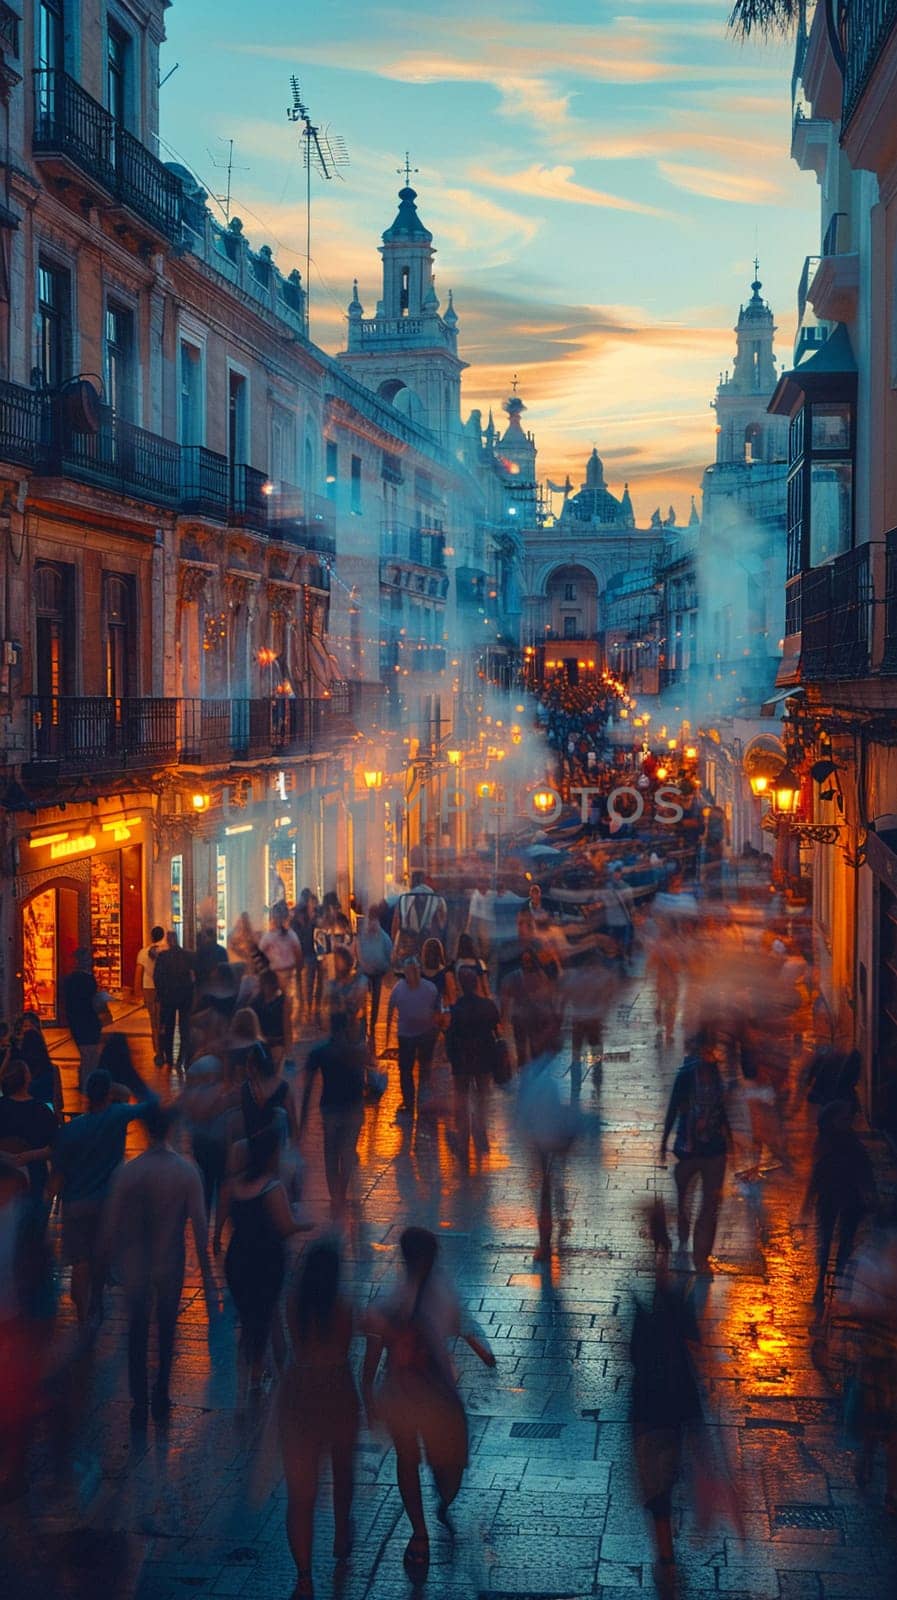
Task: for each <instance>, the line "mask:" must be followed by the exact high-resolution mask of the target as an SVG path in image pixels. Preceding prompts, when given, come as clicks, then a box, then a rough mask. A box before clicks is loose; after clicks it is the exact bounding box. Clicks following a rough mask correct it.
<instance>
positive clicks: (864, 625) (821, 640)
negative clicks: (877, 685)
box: [789, 544, 873, 683]
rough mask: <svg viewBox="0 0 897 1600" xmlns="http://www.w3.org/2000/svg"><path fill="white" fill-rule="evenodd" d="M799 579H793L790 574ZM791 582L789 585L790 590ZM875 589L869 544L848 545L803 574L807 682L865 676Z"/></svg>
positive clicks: (803, 646) (802, 626)
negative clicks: (821, 565) (825, 561)
mask: <svg viewBox="0 0 897 1600" xmlns="http://www.w3.org/2000/svg"><path fill="white" fill-rule="evenodd" d="M791 583H792V584H793V583H794V580H793V579H792V580H791ZM790 589H791V585H789V590H790ZM872 616H873V592H872V574H871V564H870V546H869V545H868V544H863V545H858V546H857V548H856V549H855V550H847V551H845V552H844V554H843V555H840V556H837V557H836V558H835V560H834V561H831V562H829V563H828V564H827V565H826V566H824V567H814V568H812V569H811V570H810V571H809V572H804V573H801V575H800V617H799V619H798V618H795V617H794V615H793V613H792V615H791V616H790V617H789V625H790V626H792V627H793V626H794V623H795V621H799V627H798V628H796V629H795V630H794V631H795V632H799V634H800V676H801V678H802V679H803V680H804V681H805V682H808V683H813V682H820V681H825V680H830V679H839V678H863V677H865V676H866V675H867V673H868V672H869V668H870V654H871V645H872Z"/></svg>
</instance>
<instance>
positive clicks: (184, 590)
mask: <svg viewBox="0 0 897 1600" xmlns="http://www.w3.org/2000/svg"><path fill="white" fill-rule="evenodd" d="M180 566H181V570H180V572H179V573H178V599H179V600H181V601H182V602H183V603H184V605H192V604H193V603H194V602H195V601H196V600H198V599H199V598H200V596H201V595H202V594H203V593H204V591H205V587H206V584H207V582H208V580H209V578H211V577H213V576H214V574H215V573H216V572H217V571H218V568H217V567H216V566H214V565H213V564H212V562H211V561H193V560H191V559H190V558H189V557H186V556H181V563H180Z"/></svg>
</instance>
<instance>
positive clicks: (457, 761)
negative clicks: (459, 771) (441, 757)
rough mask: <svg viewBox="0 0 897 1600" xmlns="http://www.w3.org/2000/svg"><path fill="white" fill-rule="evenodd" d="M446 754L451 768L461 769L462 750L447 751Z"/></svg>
mask: <svg viewBox="0 0 897 1600" xmlns="http://www.w3.org/2000/svg"><path fill="white" fill-rule="evenodd" d="M445 753H446V755H447V756H448V759H449V766H451V767H460V765H461V752H460V750H446V752H445Z"/></svg>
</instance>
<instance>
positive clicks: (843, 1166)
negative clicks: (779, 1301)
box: [803, 1100, 877, 1315]
mask: <svg viewBox="0 0 897 1600" xmlns="http://www.w3.org/2000/svg"><path fill="white" fill-rule="evenodd" d="M853 1119H854V1110H853V1107H852V1105H850V1103H849V1102H847V1101H843V1100H833V1101H832V1102H831V1104H830V1105H827V1106H825V1107H824V1108H823V1110H822V1112H821V1114H820V1117H819V1132H818V1136H817V1139H816V1148H815V1151H814V1155H813V1168H812V1171H811V1173H810V1182H809V1185H808V1188H807V1194H806V1198H805V1200H804V1206H803V1211H804V1214H805V1215H806V1213H807V1212H808V1211H809V1210H810V1209H811V1208H812V1210H813V1211H814V1212H815V1216H816V1231H817V1252H816V1260H817V1269H818V1270H817V1275H816V1289H815V1292H814V1294H813V1306H814V1309H815V1311H816V1313H817V1315H819V1314H821V1312H822V1309H823V1306H824V1304H825V1285H826V1278H827V1276H828V1269H829V1259H830V1256H831V1252H832V1245H833V1244H834V1241H835V1235H836V1234H837V1236H838V1249H837V1252H836V1255H835V1265H834V1272H835V1276H836V1277H838V1276H840V1274H841V1273H842V1272H843V1271H844V1268H845V1267H846V1266H847V1263H848V1261H849V1260H850V1257H851V1254H852V1252H853V1247H854V1244H855V1243H856V1237H857V1233H858V1232H859V1228H860V1225H861V1223H862V1222H863V1220H864V1219H865V1218H866V1217H867V1216H868V1215H869V1214H870V1213H871V1212H872V1211H873V1210H874V1209H875V1205H876V1199H877V1196H876V1186H875V1172H874V1170H873V1167H872V1162H871V1160H870V1158H869V1153H868V1151H867V1149H866V1147H865V1145H864V1144H863V1141H862V1140H861V1139H860V1137H859V1135H858V1134H857V1133H856V1132H855V1131H854V1127H853Z"/></svg>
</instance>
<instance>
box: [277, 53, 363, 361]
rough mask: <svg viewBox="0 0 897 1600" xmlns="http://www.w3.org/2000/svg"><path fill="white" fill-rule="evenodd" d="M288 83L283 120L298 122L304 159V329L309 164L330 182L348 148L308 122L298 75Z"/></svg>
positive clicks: (345, 159)
mask: <svg viewBox="0 0 897 1600" xmlns="http://www.w3.org/2000/svg"><path fill="white" fill-rule="evenodd" d="M290 87H291V89H292V91H293V103H292V105H291V106H288V107H287V120H288V121H289V122H296V123H299V122H301V124H302V135H301V136H302V138H303V140H304V147H303V159H304V162H305V332H306V336H308V330H309V305H310V301H311V174H312V168H314V170H315V172H316V173H317V174H318V177H319V178H323V179H324V181H325V183H330V182H332V180H333V179H334V178H342V173H341V172H340V168H341V167H347V166H348V165H349V152H348V150H347V149H346V141H345V139H341V138H340V136H339V135H338V134H334V133H331V132H330V130H329V129H328V128H322V127H320V126H319V124H317V123H315V122H312V119H311V112H310V111H309V109H308V106H307V105H306V104H305V102H304V101H303V99H302V90H301V89H300V87H299V79H298V78H297V77H296V75H295V73H294V74H293V75H292V76H291V78H290Z"/></svg>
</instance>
